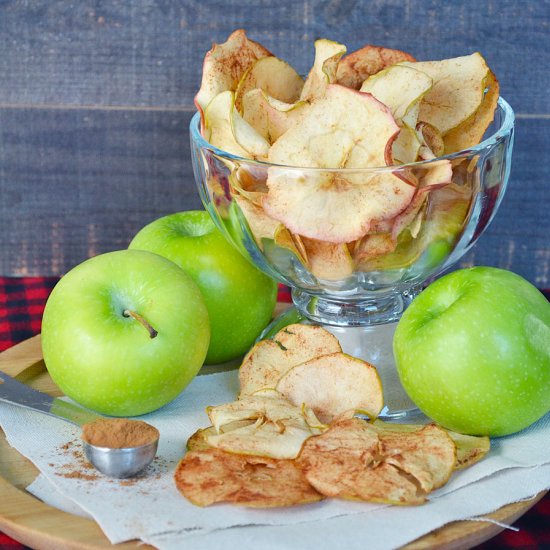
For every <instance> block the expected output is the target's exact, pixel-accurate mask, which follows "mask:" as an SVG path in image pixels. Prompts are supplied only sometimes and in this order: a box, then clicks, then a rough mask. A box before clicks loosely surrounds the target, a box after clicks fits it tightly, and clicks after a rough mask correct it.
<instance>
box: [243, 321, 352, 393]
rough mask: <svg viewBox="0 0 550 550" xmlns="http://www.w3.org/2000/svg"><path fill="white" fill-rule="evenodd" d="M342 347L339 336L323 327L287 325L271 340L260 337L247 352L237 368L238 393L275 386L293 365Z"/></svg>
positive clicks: (252, 391)
mask: <svg viewBox="0 0 550 550" xmlns="http://www.w3.org/2000/svg"><path fill="white" fill-rule="evenodd" d="M341 351H342V348H341V347H340V343H339V342H338V339H337V338H336V337H335V336H333V335H332V334H331V333H330V332H328V331H327V330H325V329H324V328H323V327H320V326H315V325H300V324H295V325H288V326H286V327H285V328H283V329H282V330H280V331H279V332H278V333H277V334H276V335H275V336H274V337H273V339H272V340H261V341H260V342H258V343H257V344H256V345H255V346H254V347H253V348H252V349H251V350H250V351H249V352H248V353H247V354H246V356H245V358H244V359H243V362H242V365H241V367H240V369H239V381H240V385H241V395H250V394H252V393H254V392H256V391H258V390H261V389H263V388H275V386H276V385H277V382H278V381H279V380H280V378H281V377H282V376H283V375H284V374H285V373H286V372H287V371H289V370H290V369H291V368H292V367H294V366H296V365H299V364H300V363H304V362H305V361H309V360H310V359H314V358H316V357H321V356H323V355H328V354H330V353H335V352H341Z"/></svg>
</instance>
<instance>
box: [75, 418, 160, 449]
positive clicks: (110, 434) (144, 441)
mask: <svg viewBox="0 0 550 550" xmlns="http://www.w3.org/2000/svg"><path fill="white" fill-rule="evenodd" d="M158 437H159V431H158V430H157V429H156V428H155V427H154V426H151V424H147V422H143V421H141V420H128V419H127V418H101V419H99V420H94V421H93V422H89V423H88V424H84V426H82V435H81V438H82V440H83V441H85V442H86V443H89V444H90V445H94V446H95V447H109V448H110V449H123V448H127V447H141V446H142V445H148V444H149V443H153V441H155V440H156V439H158Z"/></svg>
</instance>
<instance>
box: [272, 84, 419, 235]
mask: <svg viewBox="0 0 550 550" xmlns="http://www.w3.org/2000/svg"><path fill="white" fill-rule="evenodd" d="M398 131H399V126H398V125H397V123H396V122H395V120H394V118H393V117H392V115H391V113H390V112H389V110H388V108H387V107H386V106H384V105H383V104H382V103H380V102H379V101H377V100H376V99H375V98H374V97H372V96H371V95H370V94H365V93H361V92H356V91H354V90H349V89H347V88H344V87H343V86H339V85H329V86H328V88H327V91H326V95H325V96H324V97H323V98H321V99H317V100H315V101H314V102H312V103H311V105H310V107H309V109H308V110H307V111H306V113H305V114H304V116H303V117H302V118H301V120H300V123H299V124H298V125H296V126H292V127H291V128H289V129H288V130H287V132H285V133H284V134H283V135H282V136H281V137H280V138H279V139H278V140H277V141H276V142H275V143H274V144H273V145H272V146H271V148H270V150H269V161H270V162H272V163H274V164H278V165H286V166H294V167H304V168H306V167H308V168H321V169H323V168H326V169H327V170H309V171H308V170H299V169H296V168H286V167H284V166H280V167H279V166H273V167H270V168H269V170H268V180H267V186H268V189H269V191H268V194H267V197H266V199H265V200H264V208H265V210H266V212H267V213H268V214H269V216H271V217H272V218H275V219H278V220H279V221H281V223H283V224H284V225H285V226H286V227H288V229H289V230H290V231H291V232H292V233H297V234H299V235H302V236H304V237H309V238H311V239H317V240H320V241H326V242H331V243H347V242H351V241H353V240H356V239H359V238H360V237H362V236H363V235H365V234H366V233H367V232H368V231H369V229H370V227H371V225H373V224H374V223H375V222H377V221H379V220H384V219H387V218H392V217H394V216H396V215H397V214H398V213H399V212H401V211H402V210H404V209H405V208H406V206H407V205H408V204H409V202H410V201H411V199H412V197H413V195H414V191H415V187H414V185H413V184H412V182H409V181H406V180H405V178H404V177H403V175H402V174H401V175H400V176H398V175H396V174H394V173H393V172H392V171H391V170H382V171H372V172H368V171H364V170H362V169H364V168H369V167H371V168H372V167H376V166H378V167H384V166H386V164H392V158H391V145H392V142H393V140H394V139H395V137H396V135H397V132H398ZM342 168H343V169H346V170H345V171H342V170H339V169H342ZM354 169H357V171H354Z"/></svg>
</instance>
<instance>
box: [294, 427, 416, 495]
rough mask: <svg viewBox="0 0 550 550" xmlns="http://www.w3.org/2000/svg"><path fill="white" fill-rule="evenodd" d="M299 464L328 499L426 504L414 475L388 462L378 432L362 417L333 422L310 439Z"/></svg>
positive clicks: (306, 443) (310, 480)
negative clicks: (383, 453) (323, 431)
mask: <svg viewBox="0 0 550 550" xmlns="http://www.w3.org/2000/svg"><path fill="white" fill-rule="evenodd" d="M298 464H299V465H300V467H301V468H302V470H303V471H304V473H305V476H306V478H307V480H308V481H309V482H310V483H311V485H312V486H313V487H314V488H315V489H317V491H319V492H320V493H321V494H323V495H325V496H330V497H337V498H343V499H352V500H365V501H368V502H384V503H388V504H422V503H423V502H424V501H425V493H424V491H422V489H421V488H420V486H419V485H418V484H417V483H416V482H415V480H414V478H412V476H409V475H407V474H405V473H404V472H402V471H401V470H399V468H397V467H395V466H393V465H391V464H388V463H386V462H385V461H384V456H383V455H382V454H381V445H380V440H379V437H378V434H377V432H376V431H375V430H374V429H372V427H371V426H369V425H368V424H367V423H366V422H364V421H363V420H360V419H358V418H352V419H348V420H343V421H340V422H337V423H333V424H332V425H331V426H330V428H329V429H328V430H327V431H326V432H325V433H324V434H322V435H319V436H316V437H312V438H310V439H308V440H307V441H306V442H305V444H304V446H303V448H302V452H301V453H300V456H299V457H298Z"/></svg>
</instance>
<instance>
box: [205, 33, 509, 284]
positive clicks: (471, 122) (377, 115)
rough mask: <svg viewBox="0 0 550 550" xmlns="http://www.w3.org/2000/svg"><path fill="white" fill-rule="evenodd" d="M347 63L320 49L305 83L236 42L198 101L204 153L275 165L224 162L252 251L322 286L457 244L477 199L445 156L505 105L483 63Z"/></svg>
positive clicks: (212, 66) (382, 55) (253, 47)
mask: <svg viewBox="0 0 550 550" xmlns="http://www.w3.org/2000/svg"><path fill="white" fill-rule="evenodd" d="M345 54H346V47H345V46H344V45H342V44H338V43H336V42H333V41H331V40H326V39H320V40H317V41H316V42H315V61H314V64H313V67H312V68H311V70H310V72H309V74H308V76H307V78H306V79H305V81H304V79H302V78H301V76H300V75H299V74H298V73H297V72H296V71H295V70H294V69H293V68H292V67H291V66H290V65H289V64H288V63H286V62H285V61H283V60H281V59H279V58H277V57H275V56H274V55H272V54H271V53H270V52H269V51H268V50H267V49H266V48H264V47H263V46H262V45H260V44H258V43H257V42H254V41H252V40H249V39H248V38H247V36H246V34H245V32H244V31H243V30H237V31H235V32H234V33H233V34H231V36H230V37H229V38H228V40H227V41H226V42H225V43H223V44H215V45H214V46H213V48H212V50H211V51H210V52H208V53H207V55H206V57H205V60H204V68H203V75H202V83H201V88H200V91H199V92H198V94H197V96H196V98H195V103H196V105H197V107H198V109H199V111H200V113H201V117H202V118H201V122H202V125H201V129H202V133H203V136H204V137H205V139H206V140H207V141H209V142H210V143H211V144H212V145H214V146H215V147H217V148H219V149H222V150H224V151H226V152H229V153H231V154H232V155H235V156H236V157H241V158H245V159H252V160H257V161H267V162H269V163H272V164H273V165H271V166H269V168H267V167H266V165H261V164H254V163H243V162H242V161H240V162H239V160H238V159H235V160H227V159H226V160H225V164H226V165H227V166H228V168H229V170H230V171H231V175H230V177H229V183H228V185H229V189H226V191H229V193H230V194H231V196H232V197H233V198H234V201H235V202H236V204H237V205H238V207H239V209H240V211H241V212H242V214H243V216H244V217H245V219H246V221H247V222H248V225H249V227H250V230H251V232H252V233H253V235H254V237H255V240H256V242H257V245H258V247H259V248H260V249H261V250H262V251H263V250H264V248H265V246H266V243H267V244H269V243H275V244H276V245H277V246H279V247H282V248H284V249H286V250H289V251H290V252H292V254H293V255H294V256H295V258H296V259H297V260H298V261H299V262H301V264H303V265H304V266H305V267H306V268H307V269H309V271H310V272H311V273H313V274H314V275H315V276H316V277H317V278H320V279H326V280H340V279H344V278H345V277H347V276H348V275H350V274H352V273H353V272H354V271H361V270H362V271H369V270H377V269H389V268H399V267H404V266H407V265H410V264H411V263H412V262H414V261H415V260H416V259H417V258H418V257H419V256H420V255H421V254H422V252H423V251H424V250H425V249H426V248H427V247H428V246H429V244H430V243H432V242H434V241H436V240H438V239H443V240H447V241H450V242H451V244H452V242H454V240H456V238H457V235H458V234H459V233H460V231H461V230H462V228H463V225H464V222H465V219H466V217H467V215H468V212H469V206H470V203H471V198H472V186H471V185H470V186H468V185H464V178H463V173H464V171H467V170H468V166H467V160H464V161H461V160H460V159H458V160H455V161H451V160H449V159H440V158H439V157H441V156H442V155H447V154H449V153H453V152H457V151H462V150H466V149H468V148H470V147H472V146H474V145H476V144H477V143H479V142H480V140H481V139H482V137H483V135H484V133H485V131H486V129H487V128H488V126H489V124H490V123H491V122H492V120H493V116H494V111H495V108H496V106H497V101H498V96H499V86H498V82H497V80H496V78H495V76H494V74H493V73H492V72H491V70H490V69H489V67H488V66H487V64H486V62H485V60H484V59H483V57H482V56H481V55H480V54H479V53H474V54H472V55H467V56H463V57H457V58H453V59H445V60H442V61H425V62H417V61H416V60H415V59H414V58H413V57H412V56H411V55H410V54H408V53H405V52H402V51H399V50H392V49H389V48H381V47H377V46H365V47H363V48H361V49H360V50H358V51H355V52H353V53H351V54H349V55H345ZM430 160H432V162H429V163H428V164H426V163H424V164H423V165H422V166H420V165H417V166H408V164H409V163H414V162H416V161H430ZM403 164H407V166H406V167H402V168H399V165H403ZM386 166H391V167H392V169H385V170H378V171H371V172H370V173H369V172H365V170H364V169H365V168H374V167H386ZM292 167H294V168H292ZM296 167H298V168H296ZM300 167H303V168H313V169H314V170H305V169H299V168H300ZM211 183H212V189H214V186H215V182H211ZM218 187H219V185H218ZM212 192H213V193H214V192H215V191H212Z"/></svg>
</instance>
